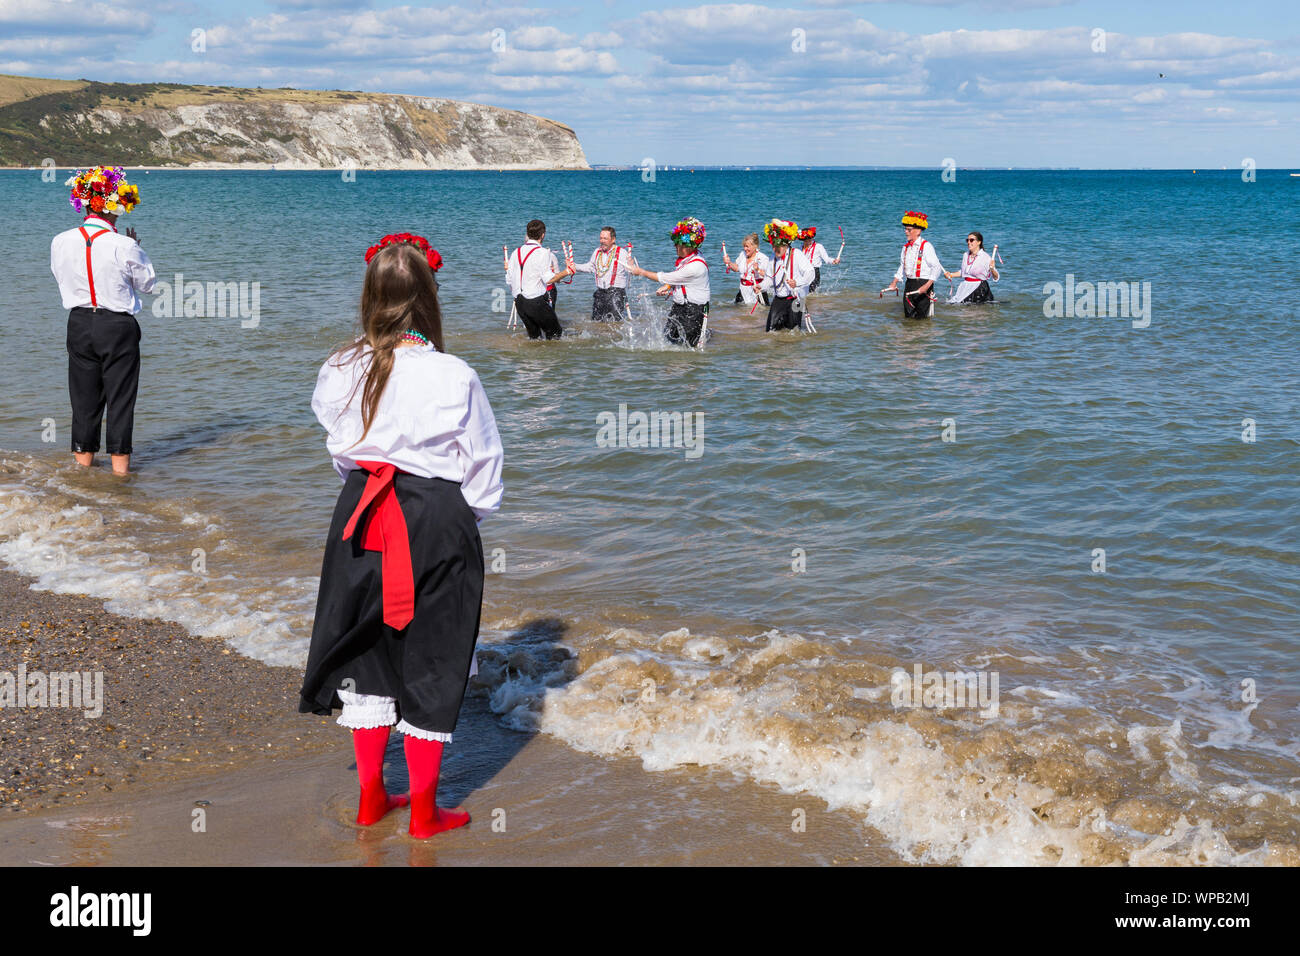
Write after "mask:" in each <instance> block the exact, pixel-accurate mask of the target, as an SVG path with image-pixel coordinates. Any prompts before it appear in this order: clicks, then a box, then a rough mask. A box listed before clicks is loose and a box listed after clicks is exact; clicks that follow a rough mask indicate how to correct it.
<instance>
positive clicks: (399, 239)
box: [366, 232, 442, 272]
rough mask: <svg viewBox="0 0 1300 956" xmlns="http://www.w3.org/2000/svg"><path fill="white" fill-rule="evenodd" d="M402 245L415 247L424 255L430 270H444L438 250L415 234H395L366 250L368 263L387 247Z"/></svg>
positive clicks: (422, 237)
mask: <svg viewBox="0 0 1300 956" xmlns="http://www.w3.org/2000/svg"><path fill="white" fill-rule="evenodd" d="M402 243H407V244H408V245H412V246H415V248H417V249H419V250H420V251H421V252H423V253H424V258H425V259H426V260H427V261H428V263H429V268H430V269H432V270H433V271H434V272H437V271H438V270H439V269H441V268H442V256H440V255H438V250H437V249H435V248H433V246H431V245H429V240H428V239H426V238H424V236H417V235H416V234H415V233H413V232H395V233H393V234H391V235H388V236H384V238H382V239H380V240H379V241H378V242H377V243H375V244H374V245H373V246H371V247H370V248H369V249H367V250H366V262H367V263H369V262H370V260H371V259H373V258H374V257H375V253H376V252H378V251H379V250H380V249H383V248H385V247H387V246H397V245H401V244H402Z"/></svg>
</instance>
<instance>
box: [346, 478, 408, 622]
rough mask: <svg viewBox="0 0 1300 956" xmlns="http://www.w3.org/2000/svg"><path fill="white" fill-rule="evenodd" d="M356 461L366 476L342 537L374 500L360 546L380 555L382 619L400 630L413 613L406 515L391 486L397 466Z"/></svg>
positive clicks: (350, 533) (348, 532) (350, 534)
mask: <svg viewBox="0 0 1300 956" xmlns="http://www.w3.org/2000/svg"><path fill="white" fill-rule="evenodd" d="M357 464H358V465H360V466H361V468H362V469H364V470H365V471H366V473H367V474H368V475H369V477H368V478H367V479H366V487H365V490H364V491H363V492H362V493H361V500H360V501H359V502H357V509H356V511H354V512H352V517H351V518H349V519H348V524H347V527H345V528H344V529H343V540H344V541H346V540H348V539H349V538H350V537H352V532H353V531H355V530H356V527H357V522H358V521H359V520H361V516H362V515H363V514H365V512H366V509H367V508H370V506H371V505H372V504H373V505H374V507H373V508H371V510H370V517H369V519H368V520H367V521H366V525H365V530H364V531H362V533H361V547H363V548H365V549H366V550H367V551H378V552H380V554H381V555H382V557H381V559H380V572H381V574H382V577H383V586H384V623H385V624H387V625H388V626H389V627H391V628H393V629H394V630H397V631H400V630H402V628H404V627H406V625H408V624H410V623H411V619H412V618H413V617H415V578H414V573H413V572H412V570H411V538H410V534H409V532H408V531H407V530H406V516H405V515H403V514H402V506H401V505H400V504H399V503H398V501H397V490H396V489H395V488H394V487H393V480H394V479H395V478H396V476H397V475H398V474H399V469H398V468H397V467H396V466H395V465H390V464H388V463H387V462H383V461H359V462H357Z"/></svg>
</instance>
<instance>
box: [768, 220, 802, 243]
mask: <svg viewBox="0 0 1300 956" xmlns="http://www.w3.org/2000/svg"><path fill="white" fill-rule="evenodd" d="M763 238H764V239H766V240H767V241H768V242H769V243H771V244H772V245H774V246H775V245H783V246H788V245H789V244H790V243H792V242H794V240H796V239H798V238H799V226H798V224H797V223H793V222H790V221H789V220H788V219H773V220H772V221H771V222H769V223H765V224H764V225H763Z"/></svg>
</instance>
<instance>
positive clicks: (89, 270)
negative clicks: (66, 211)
mask: <svg viewBox="0 0 1300 956" xmlns="http://www.w3.org/2000/svg"><path fill="white" fill-rule="evenodd" d="M77 231H78V232H80V233H81V238H83V239H85V240H86V279H87V280H88V281H89V282H90V307H91V308H92V309H97V308H99V303H98V302H97V301H96V299H95V270H94V269H93V268H91V265H90V244H91V243H92V242H94V241H95V240H96V239H98V238H99V237H100V236H102V235H103V234H104V233H106V232H108V230H107V229H100V230H99V231H98V232H96V233H95V234H94V235H93V236H92V235H91V234H90V233H88V232H86V227H85V226H81V227H79V228H78V229H77Z"/></svg>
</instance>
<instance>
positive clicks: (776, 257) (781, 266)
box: [759, 219, 815, 332]
mask: <svg viewBox="0 0 1300 956" xmlns="http://www.w3.org/2000/svg"><path fill="white" fill-rule="evenodd" d="M763 234H764V235H765V236H766V237H767V241H768V242H769V243H771V244H772V271H771V272H770V273H763V274H761V275H760V276H759V278H760V279H761V280H762V285H761V286H760V288H761V289H762V290H763V291H764V292H770V293H771V294H772V304H771V306H769V307H768V310H767V329H766V331H768V332H780V331H781V330H783V329H797V328H799V327H800V326H802V325H803V315H804V307H805V306H804V300H805V297H806V296H807V295H808V286H809V285H811V284H812V281H813V278H814V275H815V274H814V272H813V267H812V263H810V262H809V261H808V257H807V256H805V255H804V254H803V253H802V252H800V251H799V250H798V249H796V248H794V246H793V245H792V243H793V242H794V240H795V239H796V238H798V236H799V227H798V226H797V225H795V224H794V223H793V222H787V221H785V220H782V219H773V220H772V221H771V222H769V223H767V224H766V225H765V226H763Z"/></svg>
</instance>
